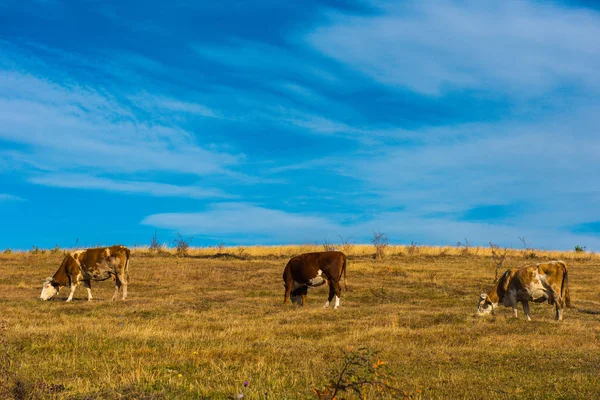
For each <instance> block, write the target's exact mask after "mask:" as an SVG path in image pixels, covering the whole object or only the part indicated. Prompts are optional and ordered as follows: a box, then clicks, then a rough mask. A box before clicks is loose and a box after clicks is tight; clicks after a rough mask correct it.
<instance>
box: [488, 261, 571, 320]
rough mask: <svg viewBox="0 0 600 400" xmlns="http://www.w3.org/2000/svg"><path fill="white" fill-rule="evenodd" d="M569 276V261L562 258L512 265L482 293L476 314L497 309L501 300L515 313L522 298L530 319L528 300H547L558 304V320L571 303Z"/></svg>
mask: <svg viewBox="0 0 600 400" xmlns="http://www.w3.org/2000/svg"><path fill="white" fill-rule="evenodd" d="M568 278H569V275H568V271H567V264H565V263H564V262H563V261H550V262H545V263H539V264H533V265H526V266H524V267H521V268H511V269H509V270H507V271H506V272H505V273H504V274H503V275H502V277H501V278H500V279H499V280H498V282H496V284H495V285H494V287H492V289H491V290H490V291H489V292H488V293H487V294H486V293H483V294H482V295H481V296H480V298H479V306H478V308H477V315H487V314H489V313H490V312H491V313H494V309H495V308H496V307H497V306H498V304H503V305H504V306H506V307H509V306H510V307H512V309H513V312H514V314H515V317H516V316H517V302H521V303H522V304H523V312H525V315H526V316H527V320H528V321H531V316H530V315H529V302H530V301H533V302H535V303H542V302H544V301H547V302H548V303H549V304H555V305H556V320H557V321H562V318H563V308H564V307H565V306H566V307H570V306H571V298H570V296H569V279H568Z"/></svg>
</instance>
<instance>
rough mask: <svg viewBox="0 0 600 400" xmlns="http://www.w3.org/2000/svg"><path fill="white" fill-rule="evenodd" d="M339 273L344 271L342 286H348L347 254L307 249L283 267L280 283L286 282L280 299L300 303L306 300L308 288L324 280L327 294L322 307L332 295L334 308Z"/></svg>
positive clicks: (338, 285) (319, 284) (338, 290)
mask: <svg viewBox="0 0 600 400" xmlns="http://www.w3.org/2000/svg"><path fill="white" fill-rule="evenodd" d="M342 274H343V275H344V286H345V287H346V290H348V287H347V286H346V256H345V255H344V253H342V252H340V251H323V252H317V253H306V254H301V255H299V256H296V257H293V258H292V259H291V260H290V261H288V263H287V265H286V266H285V269H284V270H283V285H284V286H285V294H284V298H283V303H284V304H285V303H287V301H288V298H289V299H290V300H291V301H292V302H293V303H297V304H299V305H302V306H303V305H304V304H305V303H306V294H307V293H308V288H309V287H313V286H321V285H323V284H325V282H327V284H328V285H329V298H328V300H327V303H325V307H329V304H330V303H331V300H333V298H334V297H335V306H334V309H337V308H338V307H339V305H340V296H341V293H342V289H341V287H340V279H341V278H342ZM299 298H300V300H299Z"/></svg>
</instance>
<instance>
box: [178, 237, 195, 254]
mask: <svg viewBox="0 0 600 400" xmlns="http://www.w3.org/2000/svg"><path fill="white" fill-rule="evenodd" d="M192 239H194V238H193V237H192V236H188V237H187V238H184V237H183V236H182V235H181V233H179V232H177V237H176V238H175V239H174V240H173V244H174V245H175V252H176V253H177V255H178V256H179V257H185V256H187V255H188V249H189V248H190V243H191V242H192Z"/></svg>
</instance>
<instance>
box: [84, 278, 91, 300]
mask: <svg viewBox="0 0 600 400" xmlns="http://www.w3.org/2000/svg"><path fill="white" fill-rule="evenodd" d="M83 286H85V288H86V289H87V292H88V301H92V298H93V297H92V284H91V282H90V281H83Z"/></svg>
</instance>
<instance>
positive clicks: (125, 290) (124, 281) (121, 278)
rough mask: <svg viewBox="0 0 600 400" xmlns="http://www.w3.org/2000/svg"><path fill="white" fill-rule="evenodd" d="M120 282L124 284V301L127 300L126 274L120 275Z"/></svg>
mask: <svg viewBox="0 0 600 400" xmlns="http://www.w3.org/2000/svg"><path fill="white" fill-rule="evenodd" d="M119 280H120V281H121V283H122V284H123V300H125V299H127V276H126V275H125V274H123V275H119Z"/></svg>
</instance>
